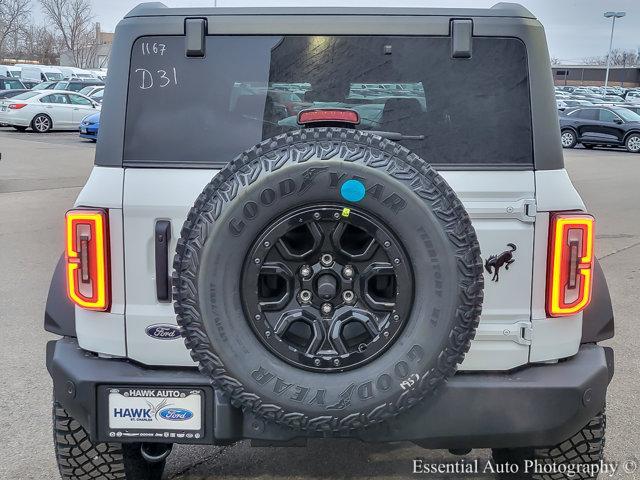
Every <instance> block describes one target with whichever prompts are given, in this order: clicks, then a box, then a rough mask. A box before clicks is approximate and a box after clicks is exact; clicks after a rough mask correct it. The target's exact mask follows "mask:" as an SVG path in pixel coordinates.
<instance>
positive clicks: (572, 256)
mask: <svg viewBox="0 0 640 480" xmlns="http://www.w3.org/2000/svg"><path fill="white" fill-rule="evenodd" d="M550 222H551V223H550V238H549V278H548V279H547V314H548V315H549V316H551V317H562V316H566V315H573V314H576V313H578V312H580V311H582V310H584V309H585V308H586V307H587V305H589V302H590V301H591V285H592V283H593V276H592V272H593V239H594V235H593V224H594V219H593V217H592V216H591V215H586V214H580V213H554V214H551V218H550Z"/></svg>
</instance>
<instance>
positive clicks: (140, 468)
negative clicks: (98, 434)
mask: <svg viewBox="0 0 640 480" xmlns="http://www.w3.org/2000/svg"><path fill="white" fill-rule="evenodd" d="M53 441H54V446H55V453H56V461H57V463H58V469H59V470H60V476H61V477H62V479H63V480H86V479H92V480H115V479H118V480H160V479H161V478H162V472H163V471H164V467H165V462H164V461H162V462H158V463H149V462H147V461H146V460H145V459H144V458H142V454H141V453H140V444H139V443H131V444H121V443H93V442H92V441H91V439H90V438H89V434H88V432H87V431H86V430H85V429H84V428H83V427H82V426H81V425H80V423H78V421H77V420H75V419H74V418H73V417H71V416H70V415H69V414H68V413H67V411H66V410H65V409H64V408H63V407H62V406H61V405H60V404H59V403H58V402H56V401H55V400H54V402H53Z"/></svg>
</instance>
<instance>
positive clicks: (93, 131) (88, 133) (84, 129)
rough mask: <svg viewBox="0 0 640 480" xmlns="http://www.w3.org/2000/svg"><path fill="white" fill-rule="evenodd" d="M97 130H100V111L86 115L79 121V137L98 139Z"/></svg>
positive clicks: (95, 140)
mask: <svg viewBox="0 0 640 480" xmlns="http://www.w3.org/2000/svg"><path fill="white" fill-rule="evenodd" d="M98 130H100V112H97V113H92V114H91V115H88V116H86V117H85V118H84V119H83V120H82V122H81V123H80V137H81V138H86V139H88V140H92V141H93V142H97V141H98Z"/></svg>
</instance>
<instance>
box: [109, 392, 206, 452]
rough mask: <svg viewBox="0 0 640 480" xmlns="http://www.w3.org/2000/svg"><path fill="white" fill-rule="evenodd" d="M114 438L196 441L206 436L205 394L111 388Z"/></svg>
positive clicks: (110, 401) (111, 425) (112, 433)
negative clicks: (204, 416)
mask: <svg viewBox="0 0 640 480" xmlns="http://www.w3.org/2000/svg"><path fill="white" fill-rule="evenodd" d="M107 392H108V393H107V394H108V402H107V403H108V424H107V428H108V435H109V437H111V438H122V437H128V438H156V439H157V438H168V439H189V440H195V439H199V438H202V437H203V436H204V422H203V418H202V412H203V403H204V393H203V391H202V390H198V389H192V388H144V387H141V388H135V387H127V388H122V387H120V388H109V389H108V390H107Z"/></svg>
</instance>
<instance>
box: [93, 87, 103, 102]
mask: <svg viewBox="0 0 640 480" xmlns="http://www.w3.org/2000/svg"><path fill="white" fill-rule="evenodd" d="M90 98H91V100H93V101H94V102H98V103H102V99H103V98H104V88H102V89H100V90H98V91H96V92H94V93H92V94H91V97H90Z"/></svg>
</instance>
